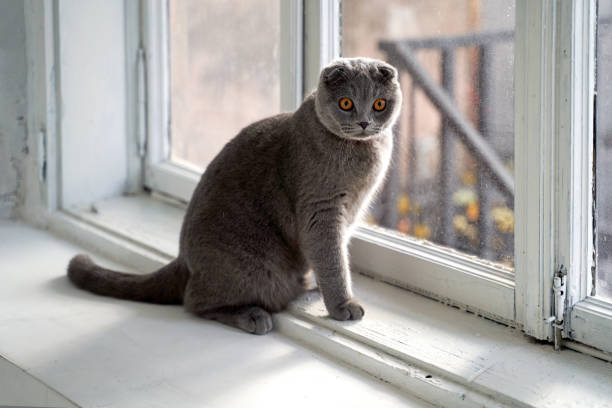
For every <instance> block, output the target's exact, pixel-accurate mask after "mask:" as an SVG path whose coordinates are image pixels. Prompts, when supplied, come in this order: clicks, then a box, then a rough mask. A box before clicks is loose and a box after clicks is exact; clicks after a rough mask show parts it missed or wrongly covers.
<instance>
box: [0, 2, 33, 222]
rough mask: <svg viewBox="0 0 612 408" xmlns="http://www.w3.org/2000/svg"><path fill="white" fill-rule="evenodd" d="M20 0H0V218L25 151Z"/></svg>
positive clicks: (10, 202) (13, 198)
mask: <svg viewBox="0 0 612 408" xmlns="http://www.w3.org/2000/svg"><path fill="white" fill-rule="evenodd" d="M24 22H25V20H24V11H23V3H22V2H21V1H20V0H0V218H5V217H12V216H14V213H15V206H16V203H17V201H18V190H19V187H20V173H21V162H22V161H23V158H24V156H25V155H26V154H27V150H26V127H25V116H26V109H27V104H26V51H25V24H24Z"/></svg>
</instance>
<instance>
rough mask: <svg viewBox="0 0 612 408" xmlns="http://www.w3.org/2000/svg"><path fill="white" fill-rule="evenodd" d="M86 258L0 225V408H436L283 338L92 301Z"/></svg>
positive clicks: (25, 230)
mask: <svg viewBox="0 0 612 408" xmlns="http://www.w3.org/2000/svg"><path fill="white" fill-rule="evenodd" d="M83 251H85V250H84V249H83V248H82V247H79V246H76V245H73V244H71V243H68V242H66V241H64V240H61V239H58V238H57V237H55V236H53V235H51V234H49V233H47V232H44V231H39V230H35V229H33V228H30V227H27V226H24V225H23V224H19V223H15V222H6V221H0V273H1V274H2V285H0V406H1V407H6V406H28V407H54V408H58V407H78V406H82V407H108V408H120V407H130V408H132V407H180V408H188V407H194V408H195V407H220V408H221V407H267V408H269V407H286V406H287V405H291V406H292V407H304V408H306V407H312V406H320V407H324V406H330V405H331V406H340V405H350V406H376V407H379V406H380V407H384V408H392V407H397V406H408V407H413V408H417V407H430V406H431V405H429V404H426V403H424V402H422V401H418V400H416V398H414V397H412V396H409V395H406V394H404V393H402V392H400V391H399V390H397V389H396V388H394V387H392V386H390V385H388V384H384V383H382V382H380V381H378V380H376V379H374V378H371V377H369V376H367V375H365V374H364V373H362V372H358V371H355V370H352V369H350V368H348V367H346V366H343V365H341V364H337V363H336V362H335V361H332V360H330V359H328V358H325V357H324V356H321V355H320V354H318V353H315V352H313V351H312V350H309V349H308V348H307V347H304V346H303V345H301V344H299V343H296V342H295V341H293V340H291V339H288V338H287V337H286V336H283V335H282V334H281V333H278V332H273V333H269V334H268V335H266V336H253V335H248V334H246V333H244V332H242V331H240V330H237V329H233V328H229V327H226V326H222V325H220V324H218V323H216V322H211V321H205V320H202V319H199V318H197V317H195V316H192V315H190V314H188V313H186V312H185V311H184V310H183V308H182V307H180V306H161V305H151V304H145V303H137V302H126V301H121V300H117V299H112V298H106V297H100V296H95V295H92V294H90V293H87V292H83V291H82V290H79V289H77V288H75V287H74V286H73V285H72V284H71V283H70V282H69V281H68V279H67V278H66V272H65V270H66V264H67V262H68V260H69V259H70V258H71V257H72V256H73V255H74V254H75V253H76V252H83ZM92 255H93V256H94V258H95V259H96V260H97V261H98V262H100V263H102V264H105V265H108V266H110V267H114V268H121V269H123V270H128V271H129V270H130V268H127V267H126V266H124V265H121V264H117V263H114V262H112V261H109V260H108V259H105V258H101V257H99V256H97V255H95V254H92ZM10 362H12V364H11V363H10ZM288 401H291V404H288V403H287V402H288Z"/></svg>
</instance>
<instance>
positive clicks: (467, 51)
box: [342, 0, 515, 267]
mask: <svg viewBox="0 0 612 408" xmlns="http://www.w3.org/2000/svg"><path fill="white" fill-rule="evenodd" d="M457 5H461V7H459V8H457V7H456V6H457ZM342 6H343V7H342V54H343V55H344V56H347V57H354V56H367V57H373V58H380V59H384V60H387V61H390V62H392V63H394V64H395V65H396V66H397V68H398V69H399V71H400V73H401V81H402V86H403V91H404V105H403V108H404V112H403V114H402V116H401V119H400V122H399V126H398V129H397V131H396V133H397V134H396V139H397V140H396V149H395V157H394V160H393V167H392V168H391V170H390V175H389V178H388V180H387V184H386V186H385V188H384V189H383V190H382V194H380V196H379V198H378V201H377V202H376V203H375V205H374V206H372V208H371V212H370V215H369V219H368V221H369V222H370V223H373V224H376V225H379V226H382V227H385V228H389V229H393V230H398V231H400V232H402V233H405V234H408V235H411V236H413V237H416V238H421V239H427V240H430V241H433V242H435V243H437V244H441V245H444V246H448V247H451V248H453V249H458V250H460V251H462V252H465V253H469V254H472V255H477V256H478V257H480V258H483V259H487V260H490V261H495V262H500V263H504V264H506V265H507V266H509V267H512V266H513V262H514V257H513V248H514V237H513V230H514V217H513V211H512V208H513V206H514V196H513V175H512V168H513V154H514V134H513V122H514V109H513V106H514V105H513V102H514V101H513V90H514V87H513V69H514V68H513V62H514V52H513V38H514V14H515V12H514V2H513V1H503V0H499V1H486V2H479V1H476V2H474V1H466V2H459V3H457V2H448V1H437V2H423V1H414V0H405V1H393V2H388V1H376V2H366V1H346V2H343V3H342ZM372 7H375V8H376V10H377V12H376V13H372V12H371V10H372ZM440 94H441V95H442V96H443V97H446V98H447V99H448V100H449V101H450V102H451V103H452V105H451V106H450V109H451V110H452V112H447V111H446V110H445V109H444V108H443V107H442V106H441V105H440V101H439V100H438V99H437V98H436V96H437V95H440ZM449 114H450V115H449ZM457 118H459V119H462V120H461V121H460V122H459V121H457V120H456V119H457ZM464 125H467V126H464ZM464 127H465V128H464ZM479 144H482V145H483V146H484V147H485V149H479V147H478V146H479Z"/></svg>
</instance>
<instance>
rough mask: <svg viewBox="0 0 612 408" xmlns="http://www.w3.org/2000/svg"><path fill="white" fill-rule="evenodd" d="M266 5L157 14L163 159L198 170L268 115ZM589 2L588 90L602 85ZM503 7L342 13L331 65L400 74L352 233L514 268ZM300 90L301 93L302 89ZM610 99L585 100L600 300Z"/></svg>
mask: <svg viewBox="0 0 612 408" xmlns="http://www.w3.org/2000/svg"><path fill="white" fill-rule="evenodd" d="M280 1H281V0H258V1H241V0H225V1H222V0H209V1H207V2H206V3H205V5H204V3H202V2H200V1H197V0H181V1H171V2H170V24H171V34H170V51H171V72H172V74H171V85H172V94H171V98H172V108H171V112H172V113H171V131H172V159H173V160H175V161H177V162H182V163H184V164H188V165H190V166H195V167H199V168H204V167H206V165H207V163H208V162H209V161H210V160H211V159H212V158H213V157H214V156H215V155H216V154H217V153H218V151H219V150H220V149H221V148H222V147H223V145H224V144H225V143H226V142H227V141H228V140H229V139H231V138H232V137H234V136H235V135H236V134H237V133H238V132H239V130H240V129H241V128H243V127H244V126H246V125H248V124H250V123H252V122H253V121H255V120H258V119H261V118H263V117H266V116H270V115H273V114H275V113H278V112H279V111H280V58H279V48H280ZM611 4H612V1H610V0H606V1H602V2H600V24H599V31H598V72H599V74H598V80H599V84H607V83H612V81H611V80H612V78H608V76H610V72H612V69H610V68H612V67H609V68H606V67H607V65H608V64H610V62H612V41H610V40H611V38H610V36H611V35H612V30H610V24H609V20H608V19H607V18H606V16H609V15H611V14H612V8H611V7H610V5H611ZM514 15H515V10H514V2H513V1H508V0H486V1H485V0H438V1H435V2H432V1H428V0H350V1H348V0H345V1H343V2H342V3H341V36H342V55H343V56H346V57H356V56H367V57H373V58H380V59H383V60H386V61H388V62H390V63H392V64H394V65H395V66H396V67H397V68H398V70H399V71H400V73H401V83H402V89H403V92H404V105H403V110H402V114H401V117H400V121H399V125H398V126H397V129H395V136H394V137H395V139H396V149H395V151H394V159H393V164H392V168H391V170H390V172H389V177H388V179H387V182H386V185H385V186H384V188H383V190H382V192H381V194H380V196H379V197H378V199H377V200H376V202H375V203H374V204H373V205H372V206H371V209H370V212H369V214H368V215H367V217H366V219H365V220H364V221H365V222H367V223H369V224H370V225H372V226H376V227H380V228H385V229H386V230H388V231H393V232H394V233H398V234H403V235H409V236H412V237H414V238H417V239H422V240H427V241H430V242H434V243H436V244H440V245H443V246H446V247H448V248H451V249H453V250H456V251H460V252H462V253H464V254H469V255H473V256H475V257H478V258H479V259H481V260H483V261H489V262H494V263H496V264H498V265H499V266H500V267H502V268H505V269H507V270H509V271H512V268H513V257H514V241H513V240H514V212H513V202H514V195H513V188H512V183H513V168H514V130H513V123H514V85H513V75H514V71H513V70H514V56H513V54H514V47H513V46H514ZM306 91H310V90H306ZM611 91H612V89H610V87H609V86H608V87H606V86H605V85H599V89H598V101H597V126H596V128H597V129H596V130H597V132H596V133H597V137H596V147H597V149H596V150H597V232H598V235H597V242H598V249H599V252H598V265H599V267H598V272H597V285H596V290H597V291H598V292H597V294H599V295H604V296H608V297H610V296H612V272H611V269H612V264H611V263H612V239H611V235H610V234H611V233H612V231H611V230H612V207H611V206H610V205H609V203H610V199H609V198H612V187H610V186H609V183H604V182H603V180H604V178H603V171H605V170H606V169H609V168H610V166H611V165H612V163H611V162H612V117H607V116H606V115H604V114H602V112H605V111H606V109H608V108H609V105H610V103H611V102H612V97H611V96H612V95H610V96H609V95H608V94H609V93H610V92H611Z"/></svg>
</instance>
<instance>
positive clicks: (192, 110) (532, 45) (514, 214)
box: [142, 0, 612, 351]
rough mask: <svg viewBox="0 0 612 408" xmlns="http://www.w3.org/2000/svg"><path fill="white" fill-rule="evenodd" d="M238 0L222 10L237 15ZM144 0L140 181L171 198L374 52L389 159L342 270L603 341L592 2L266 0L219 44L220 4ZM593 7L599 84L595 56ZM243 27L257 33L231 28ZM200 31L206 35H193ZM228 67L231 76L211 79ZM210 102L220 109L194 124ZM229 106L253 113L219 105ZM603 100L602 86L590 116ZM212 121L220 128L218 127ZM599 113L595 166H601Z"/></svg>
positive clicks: (544, 333)
mask: <svg viewBox="0 0 612 408" xmlns="http://www.w3.org/2000/svg"><path fill="white" fill-rule="evenodd" d="M243 3H244V2H241V9H240V10H239V11H238V12H234V11H232V18H236V19H238V20H240V19H241V18H242V17H241V16H243V14H242V13H245V15H247V14H249V13H248V10H249V7H251V6H250V5H249V2H246V3H244V4H243ZM142 4H143V13H142V15H143V16H144V18H143V21H142V24H143V28H144V30H143V51H144V54H145V56H146V58H145V59H144V61H145V62H146V64H145V65H146V79H147V87H146V98H147V101H148V105H147V106H148V108H147V121H146V126H147V129H146V133H147V135H148V139H147V146H146V148H147V149H146V150H147V159H146V163H145V175H146V176H145V185H146V186H147V187H149V188H151V189H153V190H156V191H159V192H161V193H164V194H168V195H171V196H174V197H177V198H179V199H182V200H184V201H187V200H188V199H189V198H190V196H191V192H192V191H193V188H194V186H195V184H196V183H197V180H198V179H199V174H200V172H201V168H203V167H205V166H206V163H207V162H208V161H209V160H210V159H211V158H212V157H213V156H214V154H216V151H218V149H219V148H220V146H221V144H222V143H224V141H225V140H227V139H228V138H231V137H233V136H234V134H235V133H236V130H238V129H239V128H240V127H242V126H244V125H245V124H247V123H250V122H251V121H252V120H254V119H256V116H265V115H268V114H271V113H273V112H275V111H279V110H291V109H294V108H295V107H296V106H298V105H299V103H300V101H301V98H302V95H304V94H306V93H308V92H309V91H311V90H312V89H313V87H314V84H316V82H317V79H318V74H319V71H320V68H321V67H322V66H323V65H325V64H326V63H327V62H328V61H330V60H331V59H333V58H334V57H335V56H338V55H344V56H355V55H366V56H372V57H382V58H384V59H387V60H389V61H390V62H391V63H393V64H395V65H396V66H397V67H398V69H399V71H400V72H401V73H402V77H401V80H402V84H403V88H404V92H405V101H406V104H405V106H404V112H403V113H402V116H401V122H400V126H399V128H398V130H397V132H396V136H395V137H396V138H397V143H396V146H398V147H399V148H398V149H396V151H395V154H396V160H395V161H394V167H393V169H392V172H391V174H390V177H389V181H388V183H387V185H386V187H385V189H384V191H383V193H382V195H381V197H380V199H379V200H378V202H377V203H376V204H375V205H374V206H373V211H372V213H371V214H370V217H371V218H370V222H371V224H375V225H369V226H368V225H364V226H362V227H360V228H358V229H357V231H356V233H355V235H354V237H353V240H352V244H351V259H352V262H353V265H354V267H355V268H356V269H359V270H361V271H364V272H366V273H369V274H372V275H376V276H378V277H380V278H382V279H384V280H386V281H390V282H393V283H395V284H399V285H402V286H404V287H407V288H409V289H412V290H415V291H418V292H421V293H425V294H427V295H428V296H432V297H436V298H440V299H443V300H444V301H445V302H448V303H451V304H454V305H458V306H460V307H464V308H466V309H468V310H472V311H475V312H477V313H479V314H482V315H485V316H487V317H489V318H492V319H495V320H497V321H501V322H505V323H507V324H510V325H513V326H518V327H521V328H522V329H523V330H524V331H525V332H526V333H527V334H529V335H532V336H534V337H536V338H539V339H548V340H552V339H553V338H554V337H555V335H557V338H558V339H560V338H561V337H565V338H571V339H574V340H578V341H580V342H583V343H586V344H589V345H594V346H596V347H598V348H601V349H603V350H608V351H610V350H612V344H610V338H611V337H612V336H609V334H605V333H610V331H609V330H612V326H611V324H612V312H611V310H612V308H611V307H610V303H609V301H608V300H606V299H609V298H606V297H605V296H606V295H604V294H605V293H606V292H605V288H606V285H607V284H608V282H609V281H610V280H609V278H608V276H609V275H606V273H607V272H609V271H608V269H609V268H606V266H605V265H606V262H607V261H606V260H607V258H606V257H607V252H605V247H606V245H607V242H608V241H607V239H608V238H606V235H605V234H606V231H607V230H606V226H607V225H606V220H607V218H606V217H607V215H606V213H605V211H606V207H604V206H603V205H600V203H602V200H601V199H600V198H598V200H597V203H598V206H597V211H598V213H597V217H598V223H597V226H598V227H597V229H596V231H597V232H598V237H599V238H598V239H599V241H598V244H599V259H598V260H597V261H598V263H597V276H598V279H599V280H598V281H597V282H596V283H595V285H593V279H592V278H593V275H592V273H591V270H592V267H594V266H595V263H594V259H593V253H594V248H595V246H594V243H595V241H594V238H593V237H594V235H593V231H594V228H593V223H592V220H593V218H592V217H591V215H592V208H593V196H592V195H591V188H590V186H591V185H592V183H593V181H594V179H593V177H592V176H593V174H592V172H591V169H592V166H591V164H592V162H593V157H594V156H593V152H594V150H593V137H592V136H593V134H594V133H593V131H594V129H593V124H592V120H591V118H593V115H594V111H593V104H592V102H593V98H594V84H595V80H594V73H595V69H594V61H595V54H594V50H595V37H594V33H595V27H596V24H595V18H596V17H595V16H596V12H595V8H596V7H595V2H594V1H587V2H577V3H571V2H561V3H557V2H529V1H526V0H516V2H507V1H501V0H500V1H497V0H496V1H471V0H470V1H467V0H466V1H465V2H461V4H460V5H459V4H458V3H456V2H453V6H452V7H451V6H449V5H445V4H442V3H438V2H436V3H435V4H434V3H432V2H425V1H420V0H404V1H400V0H397V1H391V2H390V1H386V2H382V1H381V2H380V4H378V5H377V13H369V12H368V10H369V8H370V7H373V5H372V4H373V3H372V2H362V1H350V2H349V1H345V2H342V3H341V2H339V1H322V0H321V1H317V0H313V1H307V2H302V1H298V0H294V1H286V2H285V1H281V2H276V1H273V0H269V4H268V7H267V8H266V10H265V11H264V12H262V13H258V17H257V18H256V19H248V24H246V23H245V24H244V27H242V28H241V29H244V32H236V33H235V34H236V36H237V37H238V38H234V37H232V36H225V37H224V38H223V41H228V42H227V43H221V41H220V40H215V39H214V38H215V35H217V34H218V33H221V32H223V26H221V27H218V28H215V27H216V26H215V25H214V24H215V22H216V21H218V20H220V18H219V17H215V16H218V15H220V14H222V13H223V12H224V11H223V10H224V9H225V7H228V3H225V2H220V3H211V4H207V6H206V8H204V7H202V5H201V3H199V2H177V3H176V4H175V3H173V2H172V1H171V2H166V1H157V2H143V3H142ZM602 4H603V3H602ZM602 4H600V10H601V11H600V16H601V21H600V23H601V24H600V31H599V33H600V34H599V49H598V52H599V53H600V55H601V58H599V59H598V61H599V63H600V64H601V65H600V70H599V72H600V82H599V83H600V84H601V83H605V82H606V81H605V80H604V79H602V76H603V75H605V74H603V72H604V71H605V68H601V67H602V66H605V64H606V61H607V60H606V57H605V55H606V48H605V47H606V45H605V44H606V38H605V35H606V34H605V30H604V29H605V26H606V22H605V13H606V10H607V8H606V7H607V6H605V5H602ZM243 6H244V7H243ZM253 7H255V6H253ZM194 8H195V9H194ZM196 9H198V10H196ZM204 9H206V10H205V11H204ZM232 9H235V7H232ZM449 10H452V11H453V12H452V13H450V11H449ZM417 15H418V16H419V17H418V18H416V17H415V16H417ZM207 19H208V20H207ZM205 21H210V24H208V23H207V24H203V23H202V22H205ZM240 21H242V20H240ZM407 22H411V23H407ZM256 27H259V28H256ZM251 29H253V30H257V31H258V32H259V31H261V38H242V37H245V36H246V37H250V36H249V35H248V32H249V31H248V30H251ZM206 30H212V33H210V34H208V35H209V37H210V38H206V39H202V38H200V37H202V36H207V34H206V32H207V31H206ZM264 38H265V41H264ZM260 40H261V41H260ZM241 41H245V43H244V44H242V43H241V44H237V43H240V42H241ZM258 47H259V48H258ZM229 48H231V52H229V51H228V49H229ZM228 61H229V62H228ZM227 64H230V66H231V73H232V75H230V76H229V77H230V78H231V79H230V80H225V79H223V78H225V77H224V76H223V75H224V74H225V71H226V70H221V71H219V69H220V67H223V66H225V65H227ZM245 67H246V68H245ZM235 76H238V77H237V78H235ZM210 78H216V79H217V81H216V83H214V84H211V83H210V82H211V81H210ZM219 78H221V79H219ZM241 78H242V79H244V80H245V82H244V83H243V82H238V83H239V84H242V85H240V86H237V85H236V84H237V82H235V81H241ZM249 78H257V80H255V79H251V80H249ZM206 79H208V81H207V80H206ZM185 83H188V86H187V85H185ZM260 84H266V86H265V87H263V88H260V87H259V85H260ZM600 86H601V85H600ZM211 99H212V100H214V102H215V103H218V106H220V108H221V109H222V111H223V113H221V114H215V115H212V116H211V117H210V118H209V119H204V120H203V119H202V118H206V114H207V113H206V110H207V109H208V107H209V106H210V105H209V103H210V102H211ZM245 100H247V101H253V102H254V103H255V104H256V105H257V106H256V107H253V110H249V111H242V110H240V115H241V116H240V115H238V114H236V113H235V112H234V113H232V112H231V111H232V109H234V107H235V106H234V105H233V104H234V103H237V104H238V105H243V104H244V103H245V102H244V101H245ZM255 101H256V102H255ZM606 103H607V102H606V99H605V90H604V89H601V90H600V96H599V99H598V104H599V105H598V109H600V110H601V109H605V106H606V105H605V104H606ZM222 115H226V117H230V118H234V117H235V118H236V120H235V121H232V123H231V126H229V125H227V119H222V118H221V117H222ZM603 116H605V115H598V122H597V139H596V144H597V149H596V151H597V152H598V155H597V161H596V163H597V169H598V174H600V173H601V172H602V171H603V172H605V171H606V169H607V168H608V167H609V166H607V164H606V162H605V156H603V153H604V151H605V149H606V146H607V145H606V143H607V142H606V140H607V139H606V136H605V130H600V129H605V126H606V125H605V123H606V122H605V117H603ZM238 117H240V119H238ZM202 126H204V127H202ZM196 129H197V130H196ZM602 144H603V145H602ZM600 145H602V146H604V147H600ZM600 153H601V154H600ZM194 164H195V166H194ZM198 167H200V169H198ZM599 180H601V177H600V178H598V181H597V183H598V184H597V194H598V197H601V196H602V195H605V194H606V187H605V185H603V184H601V183H600V181H599ZM432 185H433V186H437V187H436V188H435V189H432V188H431V186H432ZM438 203H441V204H438ZM376 226H378V227H376ZM380 227H382V228H380ZM398 232H399V233H398ZM414 238H419V239H414ZM422 238H426V239H429V240H431V241H433V242H434V243H437V244H442V245H441V246H439V245H431V244H429V243H428V242H426V241H422V240H420V239H422ZM444 246H446V247H451V248H450V249H449V248H445V247H444ZM490 261H493V262H490ZM562 265H563V266H564V267H565V268H562V267H561V266H562ZM564 270H567V275H565V278H564V279H565V281H566V290H563V291H560V290H557V293H561V292H563V293H564V294H565V296H566V297H565V300H564V301H563V299H561V298H559V297H555V295H554V292H555V291H554V288H553V281H554V275H555V274H557V275H560V274H562V272H561V271H564ZM594 294H595V296H593V295H594ZM559 299H561V300H559ZM562 306H564V307H562ZM555 323H556V324H555ZM602 330H603V331H602ZM606 330H608V331H606ZM602 333H604V334H602Z"/></svg>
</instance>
